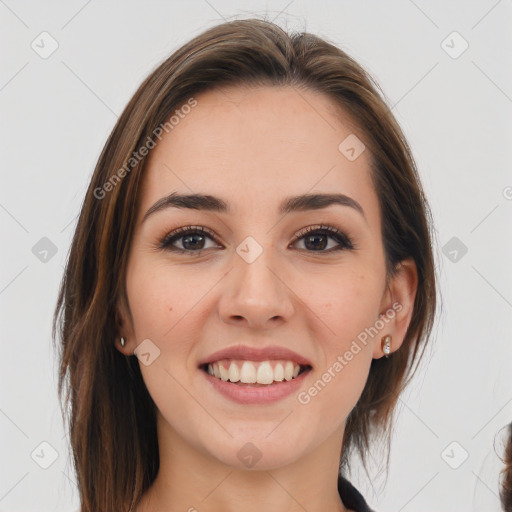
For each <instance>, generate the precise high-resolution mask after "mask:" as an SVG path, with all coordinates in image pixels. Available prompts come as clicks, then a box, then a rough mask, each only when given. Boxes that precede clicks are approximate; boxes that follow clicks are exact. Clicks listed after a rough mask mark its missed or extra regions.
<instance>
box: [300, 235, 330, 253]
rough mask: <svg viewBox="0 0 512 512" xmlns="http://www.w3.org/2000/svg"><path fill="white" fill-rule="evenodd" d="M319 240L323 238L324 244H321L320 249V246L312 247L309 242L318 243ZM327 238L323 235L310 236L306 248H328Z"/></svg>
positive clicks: (306, 240) (306, 241)
mask: <svg viewBox="0 0 512 512" xmlns="http://www.w3.org/2000/svg"><path fill="white" fill-rule="evenodd" d="M319 238H323V241H324V243H323V244H320V247H319V246H318V245H313V246H310V244H309V242H310V241H317V240H318V239H319ZM325 239H326V237H325V235H322V234H317V235H310V236H309V237H307V238H306V239H305V243H306V247H307V248H308V249H310V248H313V249H315V248H316V249H325V247H326V246H327V243H326V240H325Z"/></svg>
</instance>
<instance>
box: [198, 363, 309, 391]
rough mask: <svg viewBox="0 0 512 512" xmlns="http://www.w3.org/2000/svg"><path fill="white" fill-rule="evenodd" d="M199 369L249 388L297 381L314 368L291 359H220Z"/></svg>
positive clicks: (222, 379)
mask: <svg viewBox="0 0 512 512" xmlns="http://www.w3.org/2000/svg"><path fill="white" fill-rule="evenodd" d="M199 368H200V369H201V370H202V371H203V372H205V373H207V374H208V375H210V376H211V377H213V378H215V379H218V380H221V381H224V382H229V383H232V384H235V385H237V386H241V387H243V386H248V387H268V386H274V385H279V384H280V383H281V384H282V383H285V382H289V381H291V380H295V379H296V378H298V377H299V376H301V375H302V374H304V373H306V372H308V371H310V370H311V369H312V366H311V365H309V364H300V363H298V362H296V361H293V360H290V359H279V360H265V361H250V360H243V359H220V360H216V361H212V362H208V363H204V364H201V365H200V366H199Z"/></svg>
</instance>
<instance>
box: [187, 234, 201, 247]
mask: <svg viewBox="0 0 512 512" xmlns="http://www.w3.org/2000/svg"><path fill="white" fill-rule="evenodd" d="M194 237H198V238H201V239H202V242H203V245H204V237H203V236H201V235H187V236H185V237H183V247H185V249H196V248H198V247H199V246H200V247H199V248H200V249H202V245H201V243H200V242H199V244H198V243H193V242H192V243H191V246H190V247H187V244H188V243H189V242H190V241H191V240H193V239H194Z"/></svg>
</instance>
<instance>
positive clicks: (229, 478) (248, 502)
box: [136, 414, 349, 512]
mask: <svg viewBox="0 0 512 512" xmlns="http://www.w3.org/2000/svg"><path fill="white" fill-rule="evenodd" d="M157 417H158V418H157V428H158V440H159V455H160V467H159V471H158V475H157V478H156V479H155V481H154V482H153V485H152V486H151V487H150V489H148V491H146V493H145V494H144V496H143V497H142V500H141V502H140V503H139V506H138V507H137V509H136V512H162V511H164V510H165V511H174V510H179V511H187V512H220V511H222V512H235V511H236V512H239V511H240V510H244V512H260V511H261V510H262V509H264V510H265V511H267V512H278V511H279V512H280V511H282V510H287V511H289V512H304V510H307V511H308V512H320V511H322V512H323V511H325V510H329V511H333V512H349V511H347V509H346V508H345V507H344V505H343V503H342V501H341V499H340V496H339V494H338V487H337V485H338V468H339V456H340V453H341V444H342V441H343V427H341V431H337V432H335V433H334V434H333V435H332V436H331V437H330V438H328V439H327V440H326V441H325V442H324V443H322V444H321V445H319V446H318V447H316V448H315V449H314V450H312V451H311V452H310V453H308V454H306V455H304V456H303V457H301V458H300V459H298V460H296V461H293V462H292V463H290V464H287V465H285V466H280V467H278V468H273V469H268V470H258V469H238V468H233V467H230V466H227V465H225V464H223V463H222V462H220V461H218V460H217V459H215V458H213V457H211V456H210V455H209V454H205V453H204V452H200V451H198V450H197V449H196V448H195V447H193V446H191V445H190V444H188V443H187V442H186V441H185V440H184V439H183V437H181V436H179V434H178V433H177V432H176V431H175V430H174V429H172V428H171V427H170V425H169V424H168V423H166V422H165V420H164V419H163V418H162V417H161V416H160V414H158V415H157Z"/></svg>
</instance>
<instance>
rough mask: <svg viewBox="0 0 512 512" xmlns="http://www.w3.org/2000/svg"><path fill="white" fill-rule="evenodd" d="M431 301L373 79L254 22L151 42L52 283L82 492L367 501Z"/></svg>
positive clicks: (409, 162) (85, 495)
mask: <svg viewBox="0 0 512 512" xmlns="http://www.w3.org/2000/svg"><path fill="white" fill-rule="evenodd" d="M435 307H436V286H435V272H434V264H433V256H432V249H431V220H430V213H429V208H428V205H427V202H426V199H425V197H424V194H423V190H422V187H421V183H420V180H419V178H418V174H417V171H416V168H415V164H414V160H413V157H412V156H411V153H410V150H409V147H408V145H407V143H406V141H405V138H404V136H403V134H402V132H401V130H400V128H399V126H398V124H397V123H396V121H395V120H394V118H393V116H392V114H391V112H390V110H389V109H388V107H387V106H386V104H385V102H384V101H383V100H382V98H381V97H380V96H379V94H378V92H377V85H376V84H375V83H374V82H373V81H372V80H371V78H370V77H369V76H368V75H367V74H366V73H365V71H364V70H363V69H362V68H361V67H360V66H359V65H358V64H357V63H356V62H355V61H354V60H353V59H351V58H350V57H349V56H347V55H346V54H345V53H344V52H343V51H342V50H340V49H338V48H336V47H335V46H333V45H331V44H330V43H328V42H326V41H324V40H322V39H320V38H318V37H316V36H313V35H311V34H307V33H303V34H297V35H288V34H287V33H285V32H284V31H283V30H282V29H280V28H279V27H277V26H276V25H274V24H272V23H269V22H266V21H263V20H256V19H249V20H239V21H233V22H228V23H224V24H222V25H219V26H217V27H214V28H212V29H210V30H207V31H206V32H204V33H203V34H201V35H199V36H198V37H196V38H195V39H193V40H192V41H190V42H189V43H187V44H186V45H184V46H183V47H182V48H180V49H179V50H178V51H176V52H175V53H174V54H173V55H171V56H170V57H169V58H168V59H167V60H166V61H165V62H163V63H162V64H161V65H160V66H159V67H158V68H157V69H156V70H155V71H153V72H152V73H151V74H150V76H149V77H148V78H147V79H146V80H145V81H144V83H143V84H142V85H141V86H140V88H139V89H138V91H137V92H136V93H135V95H134V96H133V98H132V99H131V101H130V102H129V104H128V106H127V107H126V109H125V110H124V112H123V114H122V115H121V117H120V118H119V120H118V122H117V124H116V126H115V127H114V129H113V131H112V134H111V136H110V137H109V140H108V141H107V143H106V145H105V147H104V149H103V152H102V154H101V156H100V159H99V161H98V164H97V166H96V169H95V172H94V175H93V176H92V179H91V182H90V186H89V189H88V192H87V194H86V197H85V200H84V203H83V206H82V211H81V214H80V217H79V221H78V225H77V228H76V232H75V236H74V239H73V242H72V246H71V251H70V255H69V261H68V263H67V267H66V272H65V276H64V279H63V283H62V286H61V290H60V295H59V300H58V304H57V309H56V314H55V319H54V322H55V323H54V332H55V331H56V330H57V328H58V329H59V334H60V338H61V340H62V341H61V366H60V375H59V392H60V393H61V396H62V393H63V389H64V387H65V388H66V389H67V396H66V400H67V401H69V403H70V438H71V445H72V451H73V456H74V463H75V467H76V472H77V482H78V487H79V490H80V500H81V511H82V512H86V511H87V512H89V511H94V512H104V511H105V512H106V511H113V510H115V511H120V510H130V511H136V512H150V511H157V510H189V511H193V510H199V511H216V510H230V509H233V508H235V506H236V507H237V508H238V509H240V510H245V511H252V510H254V511H256V510H258V511H259V510H262V509H264V510H267V511H273V510H290V511H291V510H293V511H295V510H308V511H309V512H315V511H319V510H338V511H345V510H352V511H357V512H361V511H367V510H370V508H369V506H368V504H367V503H366V501H365V500H364V498H363V496H362V495H361V494H360V493H359V492H358V491H357V490H356V489H355V488H354V487H353V486H352V485H351V484H350V483H349V480H348V479H347V473H348V469H349V459H350V456H351V454H353V453H359V455H360V456H361V457H362V459H363V461H364V460H365V457H366V455H367V453H368V451H369V449H370V442H371V441H374V440H375V439H376V438H379V437H381V436H385V437H386V436H387V439H388V440H389V431H390V428H391V423H392V414H393V410H394V407H395V404H396V402H397V399H398V396H399V394H400V392H401V391H402V390H403V388H404V386H405V385H406V383H407V382H408V380H409V379H410V377H411V375H412V374H413V372H414V369H415V367H416V364H417V362H418V361H419V359H420V357H421V355H422V354H423V351H424V349H425V346H426V343H427V341H428V338H429V336H430V332H431V328H432V323H433V319H434V314H435Z"/></svg>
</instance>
